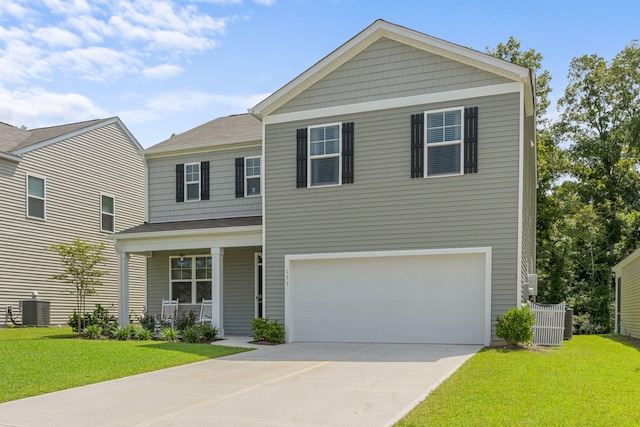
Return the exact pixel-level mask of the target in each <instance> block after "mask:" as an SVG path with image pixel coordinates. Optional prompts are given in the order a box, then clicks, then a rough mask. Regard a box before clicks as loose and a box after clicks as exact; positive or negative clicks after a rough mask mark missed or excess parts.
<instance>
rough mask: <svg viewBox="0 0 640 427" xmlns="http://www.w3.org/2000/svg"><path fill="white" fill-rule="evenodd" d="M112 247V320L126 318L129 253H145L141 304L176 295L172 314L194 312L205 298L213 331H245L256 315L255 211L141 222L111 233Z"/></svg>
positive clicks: (155, 308) (158, 308)
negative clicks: (115, 274)
mask: <svg viewBox="0 0 640 427" xmlns="http://www.w3.org/2000/svg"><path fill="white" fill-rule="evenodd" d="M114 240H115V246H116V249H117V251H118V284H119V287H118V322H119V323H120V324H121V325H126V324H128V323H129V301H128V300H129V274H128V268H129V257H130V255H131V254H134V253H135V254H141V253H142V254H144V255H145V256H146V257H147V284H146V310H147V312H148V314H150V315H152V316H154V315H160V314H161V312H162V301H163V300H168V299H173V300H178V313H176V314H177V315H183V316H184V315H187V314H188V313H189V311H192V312H193V313H194V314H195V315H196V316H199V314H200V306H201V304H202V300H203V299H204V300H211V301H212V308H211V324H212V325H213V326H215V327H216V328H218V331H219V335H220V336H221V337H223V336H224V335H225V334H230V335H237V334H242V335H248V334H250V333H251V321H252V320H253V318H254V317H260V316H262V312H263V304H264V301H263V299H262V295H263V292H262V256H261V252H262V221H261V217H244V218H225V219H212V220H200V221H184V222H172V223H160V224H143V225H140V226H138V227H134V228H132V229H129V230H125V231H124V232H121V233H118V234H116V235H114Z"/></svg>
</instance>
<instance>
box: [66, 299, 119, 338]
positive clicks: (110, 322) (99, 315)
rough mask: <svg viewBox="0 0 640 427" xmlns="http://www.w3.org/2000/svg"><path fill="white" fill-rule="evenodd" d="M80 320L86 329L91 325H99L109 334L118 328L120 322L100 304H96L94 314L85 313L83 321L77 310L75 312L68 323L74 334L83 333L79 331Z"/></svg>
mask: <svg viewBox="0 0 640 427" xmlns="http://www.w3.org/2000/svg"><path fill="white" fill-rule="evenodd" d="M79 320H82V325H84V328H86V327H88V326H91V325H98V326H100V327H101V328H102V331H103V332H104V333H108V332H109V331H111V330H113V329H114V328H115V327H117V326H118V320H117V319H116V317H115V316H112V315H110V314H109V310H107V309H106V308H104V307H103V306H101V305H100V304H96V308H95V309H94V310H93V313H85V314H84V315H83V316H82V319H79V316H78V313H77V312H76V311H75V310H74V311H73V314H72V315H71V316H69V320H68V321H67V324H68V325H69V326H71V329H73V332H82V331H78V321H79Z"/></svg>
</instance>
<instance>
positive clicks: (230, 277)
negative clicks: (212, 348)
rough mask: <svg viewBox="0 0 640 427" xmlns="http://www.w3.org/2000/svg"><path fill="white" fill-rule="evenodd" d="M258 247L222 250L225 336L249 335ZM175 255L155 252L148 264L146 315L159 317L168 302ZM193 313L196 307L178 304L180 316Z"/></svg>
mask: <svg viewBox="0 0 640 427" xmlns="http://www.w3.org/2000/svg"><path fill="white" fill-rule="evenodd" d="M182 252H183V253H184V254H185V255H209V254H210V253H211V252H210V249H204V248H203V249H192V250H185V251H182ZM258 252H261V248H260V247H246V248H225V250H224V265H223V281H224V285H223V316H224V317H223V323H224V332H225V334H230V335H234V334H236V335H237V334H242V335H250V334H251V321H252V320H253V318H254V310H255V270H254V269H255V254H256V253H258ZM178 253H179V252H178V251H158V252H154V253H153V256H152V257H151V258H149V260H148V263H147V271H148V273H147V276H148V307H149V314H151V315H153V316H155V315H158V314H160V313H161V311H162V309H161V303H162V299H168V298H169V295H170V291H169V283H170V281H169V259H170V257H172V256H177V255H178ZM189 310H193V311H194V313H195V314H196V315H199V313H200V306H199V305H197V304H196V305H192V304H180V307H179V311H180V313H182V314H183V315H184V314H186V313H188V312H189ZM215 326H218V327H219V326H220V325H215Z"/></svg>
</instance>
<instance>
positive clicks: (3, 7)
mask: <svg viewBox="0 0 640 427" xmlns="http://www.w3.org/2000/svg"><path fill="white" fill-rule="evenodd" d="M3 15H8V16H13V17H15V18H19V19H22V18H24V17H25V16H26V15H27V9H26V8H24V7H23V6H22V5H20V4H18V3H17V2H14V1H11V0H0V16H3Z"/></svg>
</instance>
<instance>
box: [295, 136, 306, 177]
mask: <svg viewBox="0 0 640 427" xmlns="http://www.w3.org/2000/svg"><path fill="white" fill-rule="evenodd" d="M296 134H297V138H296V139H297V153H296V160H297V162H296V187H297V188H304V187H306V186H307V128H302V129H298V131H297V132H296Z"/></svg>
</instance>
